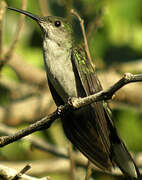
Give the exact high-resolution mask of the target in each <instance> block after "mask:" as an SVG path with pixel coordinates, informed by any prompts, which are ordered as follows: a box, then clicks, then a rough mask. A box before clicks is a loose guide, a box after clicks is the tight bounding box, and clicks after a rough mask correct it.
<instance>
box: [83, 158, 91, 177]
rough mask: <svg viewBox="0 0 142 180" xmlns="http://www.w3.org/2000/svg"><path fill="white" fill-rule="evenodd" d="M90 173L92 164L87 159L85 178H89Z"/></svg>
mask: <svg viewBox="0 0 142 180" xmlns="http://www.w3.org/2000/svg"><path fill="white" fill-rule="evenodd" d="M91 174H92V166H91V162H90V161H89V160H88V164H87V171H86V177H85V180H89V179H90V178H91Z"/></svg>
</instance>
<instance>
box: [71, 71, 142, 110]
mask: <svg viewBox="0 0 142 180" xmlns="http://www.w3.org/2000/svg"><path fill="white" fill-rule="evenodd" d="M133 82H142V74H137V75H132V74H131V73H125V74H124V76H123V77H122V78H121V79H120V80H119V81H118V82H116V83H115V84H114V85H113V86H111V87H110V88H108V89H106V90H102V91H100V92H98V93H96V94H94V95H90V96H87V97H85V98H72V102H71V103H72V105H73V107H74V108H80V107H82V106H83V105H87V104H90V103H93V102H97V101H102V100H109V99H111V98H112V96H113V95H114V94H115V93H116V91H118V90H119V89H120V88H122V87H123V86H124V85H126V84H129V83H133Z"/></svg>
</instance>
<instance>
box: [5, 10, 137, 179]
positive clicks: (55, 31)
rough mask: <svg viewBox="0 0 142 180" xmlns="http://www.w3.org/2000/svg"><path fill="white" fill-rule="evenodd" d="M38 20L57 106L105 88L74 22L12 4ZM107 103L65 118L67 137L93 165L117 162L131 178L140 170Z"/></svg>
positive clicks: (48, 75) (47, 71) (52, 91)
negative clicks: (77, 37)
mask: <svg viewBox="0 0 142 180" xmlns="http://www.w3.org/2000/svg"><path fill="white" fill-rule="evenodd" d="M8 9H10V10H14V11H17V12H19V13H23V14H25V15H26V16H29V17H30V18H32V19H33V20H35V21H36V22H37V23H38V24H39V26H40V28H41V31H42V35H43V55H44V64H45V69H46V73H47V78H48V83H49V87H50V90H51V94H52V96H53V99H54V101H55V103H56V105H57V106H60V105H64V104H65V103H67V101H68V98H69V97H85V96H89V95H91V94H94V93H97V92H99V91H101V90H102V87H101V84H100V81H99V79H98V77H97V75H96V72H95V69H94V68H93V66H92V63H91V62H90V61H89V60H88V58H87V55H86V51H85V50H84V49H83V48H80V47H79V46H78V47H77V46H75V43H74V41H75V40H74V38H73V37H74V36H73V28H72V26H71V25H70V23H69V22H68V21H67V20H66V19H64V18H62V17H55V16H47V17H39V16H36V15H34V14H32V13H30V12H27V11H24V10H20V9H16V8H12V7H8ZM107 108H108V107H107V106H106V105H105V102H103V101H102V102H94V103H92V104H91V105H87V106H85V107H82V108H80V109H77V110H74V111H72V112H68V113H66V114H65V116H64V117H62V118H61V121H62V124H63V128H64V131H65V134H66V136H67V137H68V139H69V140H70V141H71V142H72V144H73V145H74V146H75V147H76V148H78V149H79V150H80V151H81V152H82V153H83V154H84V155H85V156H86V157H87V158H88V159H89V161H91V162H92V163H93V164H95V165H96V166H98V167H99V168H101V169H103V170H104V171H106V170H107V171H108V170H111V168H112V167H113V166H115V165H117V166H118V167H119V168H120V169H121V171H122V172H123V173H124V175H125V176H126V177H127V178H128V179H137V178H138V177H139V176H140V173H139V170H138V168H137V166H136V164H135V162H134V160H133V159H132V157H131V155H130V153H129V152H128V150H127V148H126V146H125V144H124V143H123V141H122V140H121V139H120V137H119V135H118V133H117V130H116V128H115V126H114V123H113V120H112V117H111V115H110V114H109V111H108V109H107Z"/></svg>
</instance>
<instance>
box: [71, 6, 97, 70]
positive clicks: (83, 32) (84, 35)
mask: <svg viewBox="0 0 142 180" xmlns="http://www.w3.org/2000/svg"><path fill="white" fill-rule="evenodd" d="M70 12H71V13H72V14H73V15H74V16H76V17H77V18H78V20H79V22H80V26H81V30H82V34H83V39H84V46H85V51H86V53H87V57H88V60H89V62H90V63H91V64H92V59H91V55H90V51H89V48H88V43H87V38H86V33H85V28H84V20H83V19H82V18H81V17H80V15H79V14H78V13H77V12H76V11H75V10H74V9H71V11H70ZM93 66H94V65H93ZM94 68H95V66H94Z"/></svg>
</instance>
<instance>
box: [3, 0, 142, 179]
mask: <svg viewBox="0 0 142 180" xmlns="http://www.w3.org/2000/svg"><path fill="white" fill-rule="evenodd" d="M0 3H1V4H0V13H1V14H2V16H0V60H1V62H2V63H0V135H1V136H3V135H9V134H11V133H13V132H16V130H18V129H21V128H24V127H26V126H28V125H29V124H31V123H33V122H35V121H37V120H39V119H41V118H42V117H44V116H45V115H47V114H50V113H51V112H53V111H54V110H55V109H56V106H55V104H54V102H53V100H52V97H51V95H50V92H49V89H48V84H47V81H46V74H45V70H44V64H43V56H42V35H41V31H40V28H39V27H38V25H37V24H36V23H35V22H34V21H32V20H31V19H29V18H27V17H26V18H25V22H24V24H23V20H21V17H20V14H19V13H16V12H14V11H10V10H6V11H5V13H3V11H1V9H2V7H3V5H4V4H5V3H6V4H7V5H8V6H11V7H16V8H22V6H23V7H25V8H26V10H28V11H30V12H32V13H33V14H37V15H40V16H49V15H54V16H62V17H65V18H67V19H68V20H69V21H70V22H71V23H72V24H73V28H74V32H75V33H74V38H75V42H76V43H77V44H79V43H82V42H83V38H82V33H81V29H80V24H79V21H78V20H77V19H76V18H75V17H73V16H72V15H71V13H70V10H71V9H72V8H73V9H75V10H76V11H77V12H78V13H79V14H80V16H81V17H82V18H83V19H84V21H85V29H86V34H87V38H88V45H89V49H90V53H91V56H92V60H93V63H94V64H95V65H96V68H97V72H98V76H99V78H100V80H101V83H102V85H103V87H104V88H107V87H110V86H111V85H113V84H114V83H115V82H116V81H117V80H119V79H120V78H121V77H122V76H123V74H124V73H125V72H130V73H134V74H136V73H141V72H142V3H141V0H135V1H134V0H125V1H123V0H119V1H118V0H77V1H75V0H30V1H26V0H23V1H22V0H5V1H4V0H0ZM109 105H110V107H111V109H112V114H113V118H114V121H115V124H116V127H117V129H118V132H119V134H120V136H121V137H122V139H123V140H124V142H125V143H126V144H127V147H128V149H129V150H130V151H132V152H134V159H135V160H136V161H137V163H138V166H139V167H140V166H141V165H142V161H141V153H140V152H141V151H142V133H141V132H142V83H134V84H129V85H127V86H125V87H124V88H122V89H121V90H119V91H118V92H117V93H116V95H115V97H114V98H113V100H111V101H109ZM44 147H45V148H44ZM75 154H76V157H78V156H79V157H80V154H79V153H78V152H77V151H75ZM67 156H68V141H67V139H66V137H65V135H64V132H63V130H62V125H61V123H60V120H57V121H56V122H54V123H53V125H52V126H51V127H50V128H49V129H48V130H47V131H46V130H44V131H41V132H37V133H34V134H32V135H31V136H29V137H28V138H24V139H23V140H19V141H17V142H15V143H12V144H10V145H7V146H5V147H3V148H1V151H0V161H1V162H2V164H4V165H6V166H8V167H11V168H15V169H17V168H19V170H20V169H22V167H24V165H25V164H27V163H30V164H31V166H32V168H31V170H29V171H28V172H27V174H29V175H33V176H37V177H43V176H47V175H48V176H50V177H51V179H52V180H60V179H62V180H64V179H66V180H68V179H71V174H70V162H69V160H68V158H67ZM76 157H75V161H76V167H75V171H76V176H77V178H78V179H83V177H84V176H85V171H86V168H85V164H86V161H84V159H83V160H82V161H80V160H79V158H76ZM81 157H82V156H81ZM84 162H85V163H84ZM92 179H96V180H107V179H108V180H117V179H124V178H122V177H121V176H117V175H106V174H104V173H102V172H99V171H98V170H96V171H93V176H92Z"/></svg>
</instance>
